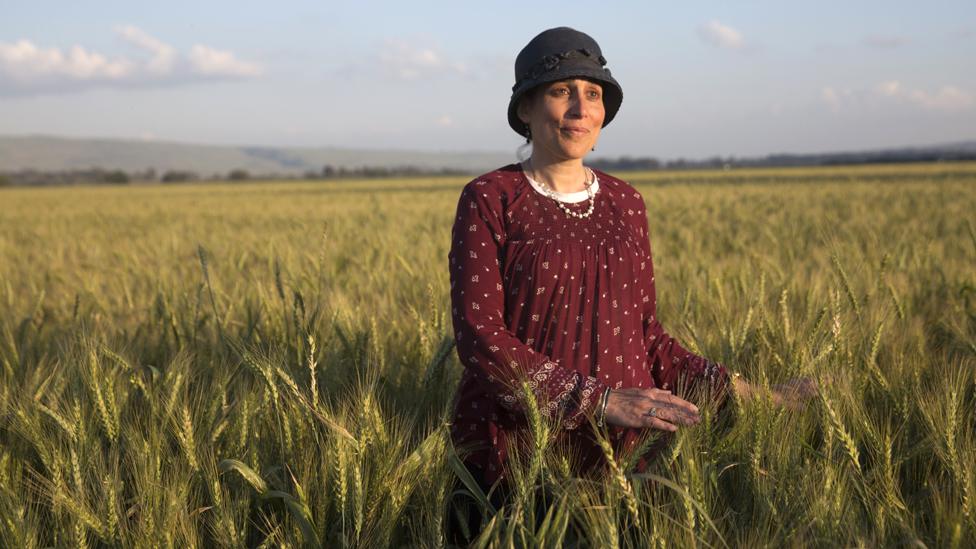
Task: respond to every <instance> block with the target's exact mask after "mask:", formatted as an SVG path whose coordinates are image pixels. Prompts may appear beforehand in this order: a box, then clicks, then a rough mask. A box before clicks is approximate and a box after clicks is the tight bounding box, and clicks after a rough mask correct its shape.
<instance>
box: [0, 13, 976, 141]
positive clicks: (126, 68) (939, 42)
mask: <svg viewBox="0 0 976 549" xmlns="http://www.w3.org/2000/svg"><path fill="white" fill-rule="evenodd" d="M0 14H2V15H0V134H5V135H19V134H53V135H66V136H97V137H122V138H137V139H156V140H168V141H187V142H197V143H217V144H248V145H269V146H310V147H317V146H340V147H353V148H397V149H423V150H490V151H512V152H513V153H514V151H515V149H516V148H517V147H518V145H519V144H520V141H519V137H518V136H517V135H516V134H515V133H514V132H512V131H511V130H510V129H509V128H508V126H507V124H506V122H505V107H506V105H507V102H508V97H509V94H510V93H511V86H512V84H513V83H514V81H513V78H514V76H513V68H512V65H513V63H514V59H515V55H516V54H517V53H518V51H519V49H521V47H522V46H524V45H525V43H526V42H528V40H529V39H531V38H532V37H533V36H534V35H535V34H537V33H538V32H540V31H541V30H544V29H546V28H550V27H554V26H561V25H568V26H572V27H575V28H578V29H580V30H583V31H584V32H587V33H589V34H590V35H592V36H593V37H594V38H596V40H597V41H598V42H599V43H600V45H601V47H602V48H603V50H604V55H605V56H606V57H607V59H608V61H609V63H608V67H609V68H610V69H611V70H612V71H613V74H614V76H615V77H616V78H617V79H618V80H619V81H620V83H621V84H622V86H623V89H624V102H623V106H622V108H621V110H620V113H619V115H618V116H617V118H616V119H615V120H614V122H613V123H612V124H611V125H610V126H609V127H607V128H606V129H605V130H604V133H603V135H602V136H601V139H600V143H599V144H598V147H597V150H598V153H597V154H599V155H606V156H617V155H623V154H629V155H650V156H657V157H660V158H676V157H682V156H683V157H691V158H698V157H705V156H712V155H723V156H727V155H737V156H748V155H762V154H767V153H773V152H815V151H828V150H849V149H872V148H880V147H891V146H900V145H911V144H926V143H939V142H949V141H956V140H966V139H976V2H973V1H972V0H969V1H941V2H931V3H927V4H925V5H923V3H921V2H897V1H888V2H874V1H872V2H850V1H847V2H835V1H821V2H817V3H803V4H799V3H792V2H789V3H787V2H770V1H754V2H735V3H733V2H728V1H726V2H687V3H680V4H679V3H673V2H668V3H666V2H604V3H597V2H592V1H591V2H573V1H564V2H538V1H536V2H525V1H522V2H480V3H473V2H457V1H455V2H424V1H414V2H368V1H364V2H359V3H353V2H343V3H332V2H276V3H273V4H272V3H270V2H247V1H235V2H229V1H210V2H183V1H169V2H159V3H148V2H131V1H128V2H99V1H90V2H52V1H45V0H32V1H29V2H28V1H24V2H12V1H11V0H0Z"/></svg>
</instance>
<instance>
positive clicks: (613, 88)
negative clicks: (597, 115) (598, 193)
mask: <svg viewBox="0 0 976 549" xmlns="http://www.w3.org/2000/svg"><path fill="white" fill-rule="evenodd" d="M572 78H585V79H588V80H595V81H597V82H599V83H600V84H601V85H602V86H603V109H604V113H605V114H604V116H603V127H606V126H607V124H609V123H610V121H611V120H613V117H614V116H616V115H617V111H618V110H620V104H621V103H622V102H623V96H624V93H623V90H622V89H621V88H620V84H618V83H617V81H616V80H615V79H614V78H613V77H612V76H610V73H609V72H607V71H606V70H604V69H603V68H602V67H600V68H598V67H594V66H593V65H592V64H590V63H567V62H564V63H563V64H561V65H560V66H559V67H556V68H555V69H553V70H551V71H548V72H546V73H544V74H542V75H540V76H539V77H537V78H533V79H531V80H527V81H525V82H522V83H521V84H520V85H519V86H518V87H517V88H515V91H513V92H512V98H511V99H509V101H508V125H509V126H511V128H512V129H513V130H515V133H517V134H519V135H521V136H522V137H526V136H527V132H526V129H525V123H524V122H522V119H520V118H519V116H518V104H519V101H520V100H521V99H522V96H524V95H525V94H526V93H527V92H528V91H529V90H531V89H532V88H535V87H536V86H540V85H542V84H548V83H550V82H558V81H560V80H568V79H572Z"/></svg>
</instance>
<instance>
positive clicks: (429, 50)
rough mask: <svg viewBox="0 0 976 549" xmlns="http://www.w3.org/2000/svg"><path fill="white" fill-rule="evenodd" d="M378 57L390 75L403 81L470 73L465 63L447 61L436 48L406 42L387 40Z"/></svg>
mask: <svg viewBox="0 0 976 549" xmlns="http://www.w3.org/2000/svg"><path fill="white" fill-rule="evenodd" d="M378 57H379V60H380V63H381V64H382V65H383V67H385V68H386V70H387V72H388V73H389V74H391V75H393V76H395V77H396V78H399V79H402V80H416V79H418V78H423V77H427V76H437V75H451V74H454V75H457V74H465V73H467V72H468V70H467V67H466V66H465V65H464V63H460V62H457V61H452V60H449V59H447V58H446V57H445V56H444V54H442V53H441V52H440V51H438V50H437V49H436V48H435V47H433V46H424V45H418V44H414V43H411V42H408V41H406V40H398V39H387V40H386V41H385V43H384V44H383V48H382V49H381V50H380V52H379V54H378Z"/></svg>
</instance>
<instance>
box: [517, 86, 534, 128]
mask: <svg viewBox="0 0 976 549" xmlns="http://www.w3.org/2000/svg"><path fill="white" fill-rule="evenodd" d="M533 103H535V90H534V89H533V90H529V91H527V92H526V93H525V95H523V96H522V98H521V99H519V103H518V107H516V109H515V114H517V115H518V117H519V120H521V121H522V122H523V123H524V124H528V123H529V119H530V118H531V115H532V104H533Z"/></svg>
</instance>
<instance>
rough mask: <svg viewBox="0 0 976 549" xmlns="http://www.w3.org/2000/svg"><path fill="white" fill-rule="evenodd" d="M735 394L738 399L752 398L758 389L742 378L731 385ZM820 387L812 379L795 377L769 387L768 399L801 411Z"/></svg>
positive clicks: (757, 392)
mask: <svg viewBox="0 0 976 549" xmlns="http://www.w3.org/2000/svg"><path fill="white" fill-rule="evenodd" d="M733 387H734V390H735V394H736V395H737V396H739V397H752V396H755V395H757V394H759V392H760V388H759V387H757V386H755V385H753V384H751V383H749V382H748V381H745V380H744V379H742V378H738V379H736V380H735V384H734V385H733ZM819 391H820V386H819V384H818V383H817V380H815V379H813V378H812V377H796V378H793V379H790V380H788V381H786V382H785V383H780V384H778V385H773V386H772V387H770V393H771V395H770V397H771V398H772V400H773V403H774V404H776V405H778V406H783V407H784V408H789V409H791V410H802V409H803V408H804V407H805V406H806V402H807V401H808V400H810V398H812V397H814V396H816V395H817V393H819Z"/></svg>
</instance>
